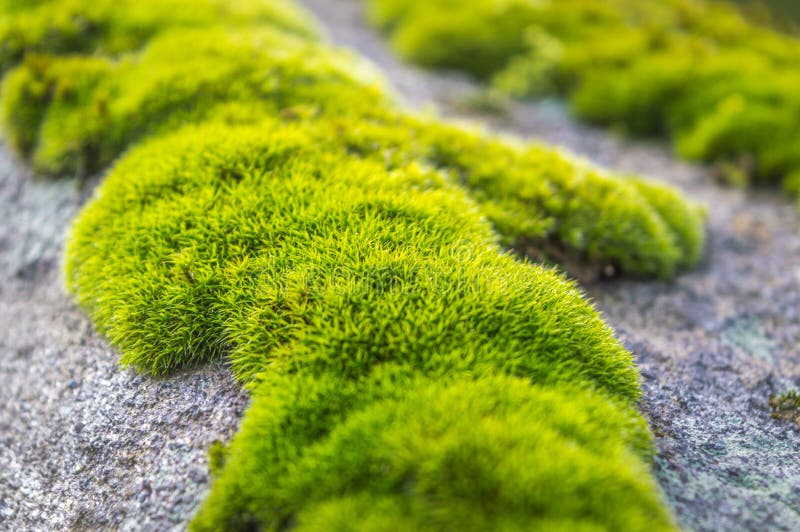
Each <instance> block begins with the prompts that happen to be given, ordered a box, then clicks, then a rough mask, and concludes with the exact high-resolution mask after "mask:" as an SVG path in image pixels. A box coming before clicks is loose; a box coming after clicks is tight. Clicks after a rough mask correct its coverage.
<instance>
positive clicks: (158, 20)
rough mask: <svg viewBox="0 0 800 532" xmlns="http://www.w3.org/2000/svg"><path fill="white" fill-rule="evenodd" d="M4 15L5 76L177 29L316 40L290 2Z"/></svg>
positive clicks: (172, 3) (43, 4)
mask: <svg viewBox="0 0 800 532" xmlns="http://www.w3.org/2000/svg"><path fill="white" fill-rule="evenodd" d="M0 15H1V16H0V73H2V72H4V71H5V70H8V69H9V68H11V67H12V66H14V65H15V64H17V63H18V62H19V61H20V60H22V58H23V57H24V56H25V55H26V54H27V53H30V52H39V53H45V52H46V53H53V54H69V53H86V54H92V53H97V52H99V53H101V54H105V55H117V54H120V53H122V52H127V51H131V50H136V49H138V48H139V47H141V46H142V45H143V44H144V43H146V42H147V40H148V39H150V38H151V37H153V36H154V35H156V34H158V33H160V32H162V31H164V30H167V29H170V28H175V27H193V28H197V27H204V26H218V25H229V26H250V25H253V24H259V23H260V24H269V25H272V26H275V27H278V28H281V29H283V30H286V31H290V32H293V33H295V34H297V35H300V36H304V37H314V36H315V35H316V34H317V27H316V24H315V23H314V21H313V19H312V18H311V17H309V16H308V14H307V13H305V12H304V11H303V10H302V9H300V8H299V7H298V6H297V5H296V4H295V3H294V2H292V1H290V0H269V1H256V2H253V1H251V0H19V1H17V0H4V1H2V2H0Z"/></svg>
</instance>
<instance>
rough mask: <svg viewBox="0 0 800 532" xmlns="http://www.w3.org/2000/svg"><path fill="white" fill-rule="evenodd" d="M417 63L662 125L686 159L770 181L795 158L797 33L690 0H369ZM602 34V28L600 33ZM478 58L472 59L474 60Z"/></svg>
mask: <svg viewBox="0 0 800 532" xmlns="http://www.w3.org/2000/svg"><path fill="white" fill-rule="evenodd" d="M368 5H369V8H370V13H371V17H372V20H373V21H374V22H375V23H376V24H377V25H378V26H380V27H381V28H383V29H384V30H385V31H386V32H387V33H388V34H389V37H390V39H391V41H392V43H393V45H394V47H395V48H396V49H397V50H398V51H399V52H400V53H402V54H403V55H405V56H406V57H408V58H410V59H412V60H415V61H417V62H419V63H421V64H424V65H429V66H438V67H445V68H459V69H462V70H465V71H467V72H470V73H472V74H475V75H478V76H480V77H483V78H486V79H490V80H492V81H493V83H494V84H495V85H496V86H497V87H498V88H500V89H503V90H505V91H508V92H509V93H511V94H513V95H516V96H539V95H541V94H544V93H556V94H561V95H564V96H567V97H568V98H569V99H570V101H571V102H572V104H573V107H574V109H575V111H576V113H577V114H578V115H580V116H581V117H584V118H586V119H589V120H592V121H594V122H598V123H605V124H611V125H615V126H618V127H620V128H622V129H623V130H625V131H627V132H629V133H632V134H636V135H656V134H657V135H666V136H669V137H670V138H672V139H673V140H674V141H675V144H676V148H677V150H678V152H679V153H680V154H681V155H683V156H685V157H687V158H691V159H698V160H708V161H719V162H721V163H723V164H725V165H733V166H735V167H736V168H737V169H738V171H739V172H740V173H742V174H743V175H745V176H750V177H751V178H755V179H760V180H766V181H772V182H775V181H780V180H782V179H783V178H784V177H786V176H787V175H788V174H791V173H792V172H794V171H795V170H797V169H798V168H800V157H798V156H797V150H796V148H797V146H798V143H800V140H798V139H800V125H798V124H800V75H798V74H797V71H796V68H795V67H796V61H797V57H800V40H798V39H797V38H796V37H794V36H790V35H786V34H782V33H780V32H778V31H776V30H773V29H770V28H768V27H763V26H759V25H757V24H755V23H753V22H750V21H748V20H747V19H745V18H744V17H743V16H741V15H740V14H739V13H738V12H737V11H736V10H735V9H734V8H732V7H731V6H729V5H725V4H723V3H719V2H713V1H697V0H668V1H661V2H652V1H647V0H611V1H607V2H595V1H592V0H562V1H559V2H533V1H531V0H504V1H502V2H498V1H495V0H480V1H473V2H469V3H464V2H456V1H453V0H431V1H428V0H369V1H368ZM610 36H611V37H610ZM475 57H477V58H487V60H485V61H483V60H481V61H473V58H475Z"/></svg>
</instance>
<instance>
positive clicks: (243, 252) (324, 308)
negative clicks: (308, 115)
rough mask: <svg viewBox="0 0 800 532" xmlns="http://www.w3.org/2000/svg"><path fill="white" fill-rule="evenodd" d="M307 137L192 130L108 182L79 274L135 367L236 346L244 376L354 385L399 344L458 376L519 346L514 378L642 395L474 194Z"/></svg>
mask: <svg viewBox="0 0 800 532" xmlns="http://www.w3.org/2000/svg"><path fill="white" fill-rule="evenodd" d="M308 138H309V135H308V132H307V128H306V126H303V125H290V126H285V127H282V128H278V129H273V130H271V131H270V130H268V129H266V128H263V127H262V128H259V127H250V128H245V127H240V128H230V127H224V126H208V127H199V128H191V129H189V130H186V131H182V132H179V133H177V134H175V135H174V136H172V137H171V138H167V139H163V140H156V141H151V142H149V143H147V144H146V145H144V146H142V147H139V148H137V149H135V150H134V151H133V152H131V154H130V155H128V156H127V157H125V158H124V159H123V160H122V161H121V162H120V163H119V164H118V165H117V166H116V168H115V169H114V170H113V171H112V172H111V173H110V174H109V176H108V177H107V178H106V180H105V182H104V183H103V184H102V185H101V186H100V188H99V189H98V192H97V196H96V198H95V199H94V200H93V201H92V202H91V203H90V204H89V205H87V207H86V208H85V209H84V210H83V211H82V213H81V214H80V215H79V217H78V219H77V221H76V224H75V226H74V229H73V231H72V234H71V237H70V239H69V245H68V248H67V252H66V268H67V280H68V286H69V288H70V290H71V291H73V292H74V293H75V294H76V296H77V297H78V300H79V301H80V302H81V303H82V304H83V305H84V306H86V307H87V309H88V310H89V312H90V313H91V315H92V317H93V318H94V321H95V323H96V324H97V326H98V328H99V329H100V330H101V331H102V332H103V333H105V334H107V335H108V336H109V338H111V340H112V341H113V342H114V343H115V344H116V345H118V346H119V347H120V348H121V350H122V352H123V359H124V360H125V361H126V362H127V363H131V364H135V365H136V366H137V367H139V368H142V369H146V370H148V371H151V372H153V373H165V372H167V371H169V370H171V369H174V368H176V367H180V366H184V365H186V364H187V363H190V362H193V361H195V360H205V359H207V358H208V357H210V356H214V355H215V354H217V353H219V352H229V351H233V352H232V353H231V355H230V357H231V360H232V361H233V365H234V368H235V369H236V371H237V373H238V374H239V375H241V376H242V377H243V378H245V377H246V378H250V377H251V376H253V375H255V374H256V373H258V372H259V371H261V369H262V368H263V367H264V366H265V365H267V364H269V365H271V366H276V365H281V364H284V363H285V364H289V365H292V364H294V363H297V361H298V360H300V359H302V357H303V356H308V357H310V359H309V360H308V362H307V363H312V362H314V363H316V364H326V365H330V366H331V367H327V366H326V367H325V368H324V371H325V372H336V371H345V370H347V371H348V372H352V375H350V376H354V375H360V374H362V373H364V372H366V371H368V370H369V368H370V367H371V364H372V363H373V361H374V360H375V359H374V357H376V356H388V353H389V352H390V351H391V350H390V347H391V345H392V344H393V343H395V342H399V344H400V345H398V347H397V349H400V350H401V351H400V354H402V356H403V357H406V358H407V359H408V363H411V364H421V363H423V362H424V359H425V357H426V356H427V353H428V352H431V351H432V350H439V349H443V348H444V347H445V346H447V345H448V343H449V342H452V343H453V345H452V350H453V353H454V356H453V359H452V364H453V365H454V368H455V367H456V366H459V365H460V364H468V365H469V366H470V367H472V366H473V365H475V364H489V365H504V364H506V362H504V361H503V360H501V359H498V357H497V355H496V353H499V352H503V350H504V349H509V350H510V351H511V352H510V353H508V354H506V355H504V356H505V357H506V358H508V359H509V360H513V364H514V365H515V366H516V367H517V369H516V370H514V372H515V373H518V372H521V373H522V374H525V375H534V374H536V375H540V376H541V378H542V379H545V378H546V377H545V375H550V376H552V378H555V379H562V377H561V374H562V373H564V374H567V375H569V377H568V378H567V380H574V379H575V376H574V375H572V373H576V374H582V375H586V376H588V377H589V378H590V380H592V381H597V382H604V383H607V384H608V385H610V386H612V387H614V389H615V390H616V391H617V392H618V393H620V394H622V395H625V396H627V397H633V396H634V395H635V389H636V384H635V381H636V379H635V374H634V373H633V370H632V368H631V367H630V360H629V358H628V355H627V354H626V353H625V352H624V350H622V349H621V348H620V347H619V346H618V345H617V343H616V342H615V341H614V340H613V338H612V337H611V336H610V334H609V332H608V331H607V330H606V328H605V327H604V326H603V324H602V322H601V321H600V320H599V319H598V318H597V317H596V315H595V313H594V311H593V310H591V308H590V306H588V305H586V304H585V303H583V302H582V300H581V298H580V295H579V294H578V293H577V292H575V291H574V289H573V288H572V286H571V285H570V284H569V283H565V282H564V281H562V280H561V279H560V278H559V277H558V276H557V275H555V274H554V273H550V272H546V271H544V270H538V269H536V268H533V267H532V266H527V265H523V264H520V263H518V262H517V261H515V260H513V259H512V258H511V257H509V256H506V255H504V254H502V253H501V250H500V248H499V247H498V246H497V244H496V242H495V240H496V237H495V235H494V233H493V232H492V230H491V227H490V226H489V224H487V223H486V222H485V220H484V218H483V217H482V216H481V213H480V211H479V209H478V207H477V205H476V204H475V203H474V202H472V201H470V199H469V197H468V196H467V195H466V194H465V193H464V191H463V190H462V189H461V188H459V187H457V186H455V185H454V184H452V183H451V182H450V181H449V180H448V179H447V178H446V177H445V176H444V175H442V174H441V173H439V172H436V171H434V170H432V169H426V168H424V167H421V166H419V165H418V164H417V163H415V162H411V163H410V164H408V165H404V166H400V167H397V168H395V169H392V170H387V169H386V168H385V167H384V166H383V164H381V163H380V162H378V161H373V160H368V159H366V160H365V159H362V158H359V157H357V156H352V155H348V154H347V153H346V152H344V151H341V150H339V151H337V150H325V149H319V147H313V145H311V146H310V143H309V142H308ZM315 148H316V149H315ZM543 308H547V309H548V311H544V310H543ZM495 314H497V315H495ZM312 324H313V326H312ZM298 328H299V329H298ZM305 329H308V330H307V331H306V330H305ZM313 329H316V330H314V331H313V334H312V333H311V331H312V330H313ZM499 330H503V331H504V333H503V335H502V336H498V334H497V333H498V331H499ZM578 330H580V333H578V332H577V331H578ZM563 331H570V332H569V333H568V334H567V335H566V336H562V335H563V334H564V333H563ZM553 334H555V335H556V337H558V338H557V339H555V338H552V337H551V336H552V335H553ZM576 334H577V335H578V336H574V337H573V335H576ZM295 335H299V336H297V337H296V338H295ZM342 335H344V336H342ZM356 336H357V338H356ZM290 340H295V341H294V342H290ZM306 342H316V343H312V344H308V345H306ZM287 343H291V348H288V347H287V348H286V349H283V346H284V344H287ZM545 345H546V346H547V348H543V346H545ZM301 347H302V349H301ZM350 349H352V350H353V351H352V356H350V357H349V358H350V359H351V363H346V362H345V361H346V360H347V359H348V355H349V353H350V351H349V350H350ZM597 349H601V350H607V356H604V357H599V356H596V355H595V354H594V353H595V351H596V350H597ZM288 352H291V353H293V354H292V355H290V356H288V358H286V359H284V358H283V357H284V353H288ZM381 352H386V353H385V354H384V355H379V353H381ZM300 353H306V354H307V355H301V354H300ZM466 353H469V356H468V357H466V358H462V357H464V356H466ZM526 353H528V354H529V355H526ZM537 353H539V355H538V356H546V357H547V358H546V359H544V360H542V359H540V358H537V356H534V358H529V356H531V355H536V354H537ZM265 357H266V358H265ZM562 362H563V363H564V364H565V366H564V369H563V370H560V369H559V370H557V369H556V367H555V366H558V365H560V364H562ZM623 390H626V391H625V393H622V391H623Z"/></svg>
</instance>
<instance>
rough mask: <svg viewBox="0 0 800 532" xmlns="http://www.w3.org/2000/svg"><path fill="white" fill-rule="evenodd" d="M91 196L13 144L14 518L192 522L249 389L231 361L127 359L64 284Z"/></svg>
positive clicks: (10, 422)
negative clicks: (188, 365) (157, 375)
mask: <svg viewBox="0 0 800 532" xmlns="http://www.w3.org/2000/svg"><path fill="white" fill-rule="evenodd" d="M85 195H86V194H85V193H81V192H79V191H78V190H77V189H76V187H75V183H74V181H73V180H60V181H36V180H33V179H31V178H30V176H28V175H27V171H26V170H25V168H24V166H23V165H21V164H19V163H18V162H17V161H15V160H14V159H13V158H12V157H11V156H10V154H9V153H8V151H7V150H6V149H5V148H3V147H2V146H0V383H2V384H1V385H0V530H15V531H19V530H67V529H75V530H98V529H122V530H159V531H161V530H170V529H181V528H183V527H184V525H185V523H186V522H187V520H188V519H189V517H190V516H191V515H192V514H193V512H194V511H195V509H196V508H197V506H198V504H199V502H200V501H201V500H202V498H203V496H204V493H205V491H206V489H207V484H208V478H207V471H208V469H207V459H206V456H207V454H206V453H207V449H208V447H209V446H210V444H211V443H212V442H214V441H215V440H227V439H228V438H229V437H230V435H231V434H232V432H233V431H234V430H235V429H236V426H237V425H238V420H239V417H240V414H241V412H242V410H243V408H244V405H245V403H246V397H245V396H244V394H243V393H242V392H241V390H240V388H239V387H238V386H237V385H236V384H235V383H234V382H233V379H232V377H231V375H230V372H229V371H228V370H227V369H226V368H224V367H222V366H217V367H205V368H202V369H199V370H197V371H190V372H186V373H184V374H181V375H177V376H175V377H174V378H170V379H168V380H155V379H150V378H144V377H142V376H139V375H136V374H134V373H132V372H130V371H123V370H121V369H120V368H119V366H118V365H117V363H116V360H117V354H116V353H115V352H114V351H113V350H112V349H110V348H109V347H108V346H107V345H106V344H105V342H104V341H103V340H102V339H100V338H99V337H98V336H97V335H96V334H94V332H93V331H92V327H91V324H90V323H89V320H88V319H87V318H86V317H85V316H84V315H83V314H82V313H81V312H80V311H79V310H78V309H76V308H75V307H74V306H73V305H72V304H71V303H70V302H69V299H68V298H67V296H66V295H64V292H63V290H62V287H61V279H60V271H59V264H58V261H59V255H60V249H61V242H62V240H63V233H64V230H65V228H66V226H67V223H68V221H69V220H70V218H71V217H72V216H73V215H74V214H75V213H76V212H77V209H78V208H79V206H80V204H81V203H82V201H83V199H84V197H85Z"/></svg>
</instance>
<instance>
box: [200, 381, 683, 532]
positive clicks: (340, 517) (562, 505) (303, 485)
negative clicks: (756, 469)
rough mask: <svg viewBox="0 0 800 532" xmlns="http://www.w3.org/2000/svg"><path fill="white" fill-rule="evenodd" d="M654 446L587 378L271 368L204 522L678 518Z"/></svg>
mask: <svg viewBox="0 0 800 532" xmlns="http://www.w3.org/2000/svg"><path fill="white" fill-rule="evenodd" d="M649 449H650V444H649V433H648V431H647V429H646V426H645V424H644V423H643V420H642V419H641V417H640V416H638V415H636V414H635V413H633V412H632V411H631V410H629V409H627V408H625V407H620V405H618V404H615V403H613V402H611V401H609V400H607V399H604V398H602V397H600V396H598V395H596V394H593V393H590V392H587V391H578V390H571V391H568V390H565V389H553V388H547V387H541V386H531V385H530V384H529V383H528V382H527V381H525V380H522V379H514V378H509V377H485V378H479V379H467V378H463V377H451V378H447V379H440V380H436V381H433V380H430V379H427V378H424V377H420V376H409V375H406V374H405V373H403V372H397V371H395V370H394V368H391V369H388V368H383V370H382V371H381V372H380V373H379V374H377V375H375V376H372V377H371V378H370V379H366V380H364V381H361V382H359V383H357V384H353V383H349V382H342V381H338V380H336V379H331V378H327V377H325V378H296V377H292V378H280V379H270V380H267V381H264V382H262V383H260V385H259V386H258V387H257V388H256V389H255V390H254V398H253V405H252V406H251V408H250V409H249V410H248V412H247V414H246V416H245V419H244V421H243V423H242V429H241V431H240V432H239V434H238V435H237V436H236V437H235V438H234V440H233V442H232V444H231V461H230V462H229V463H228V464H227V467H226V469H225V471H224V473H223V474H222V476H221V477H219V478H217V480H216V481H215V486H214V491H213V492H212V494H211V496H210V498H209V499H208V500H207V501H206V504H205V505H204V506H203V508H202V510H201V512H200V514H199V515H198V517H197V518H196V519H195V521H194V523H193V525H192V528H193V529H194V530H222V529H225V530H231V529H246V528H248V527H255V528H265V529H269V530H273V529H279V528H282V527H284V526H292V527H296V528H297V529H299V530H386V529H387V528H388V529H392V530H398V529H399V530H420V529H432V530H455V529H457V530H530V529H532V528H539V527H542V528H547V529H548V530H551V529H553V530H584V529H585V530H599V529H613V530H666V529H670V528H671V527H670V520H669V517H668V516H667V515H666V513H665V512H664V510H663V507H662V506H661V504H660V501H659V499H658V496H657V495H656V493H657V492H656V490H655V489H654V486H653V484H652V480H650V479H649V478H648V476H647V474H646V471H647V466H646V462H645V461H644V460H643V459H642V458H643V456H646V455H647V453H648V452H649ZM556 456H557V457H558V459H553V458H554V457H556ZM598 485H602V486H603V488H602V489H596V486H598Z"/></svg>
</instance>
